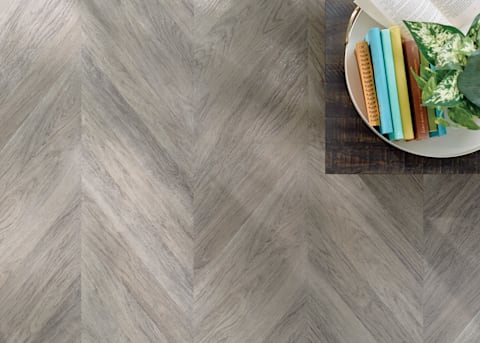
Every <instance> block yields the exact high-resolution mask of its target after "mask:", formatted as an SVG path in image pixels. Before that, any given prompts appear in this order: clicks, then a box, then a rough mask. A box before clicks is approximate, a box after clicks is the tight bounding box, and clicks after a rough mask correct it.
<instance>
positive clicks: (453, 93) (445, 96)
mask: <svg viewBox="0 0 480 343" xmlns="http://www.w3.org/2000/svg"><path fill="white" fill-rule="evenodd" d="M460 73H461V72H460V71H456V70H455V71H451V72H449V73H448V74H447V75H446V76H445V78H444V79H443V80H442V81H441V82H440V83H439V84H438V85H437V86H436V87H435V89H434V90H433V92H432V94H431V95H430V97H429V98H428V99H426V100H425V101H424V105H425V106H433V105H435V106H454V105H457V104H459V103H460V102H461V101H462V99H463V95H462V94H461V93H460V91H459V89H458V86H457V82H458V76H459V75H460Z"/></svg>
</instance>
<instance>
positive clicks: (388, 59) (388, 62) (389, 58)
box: [380, 29, 404, 140]
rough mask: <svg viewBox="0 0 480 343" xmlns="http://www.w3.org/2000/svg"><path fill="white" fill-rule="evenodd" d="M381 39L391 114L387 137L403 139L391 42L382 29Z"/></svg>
mask: <svg viewBox="0 0 480 343" xmlns="http://www.w3.org/2000/svg"><path fill="white" fill-rule="evenodd" d="M380 34H381V37H382V49H383V59H384V61H385V74H386V75H387V85H388V87H387V88H388V98H389V100H390V112H391V114H392V124H393V133H392V134H390V135H389V138H390V140H399V139H403V138H404V136H403V127H402V117H401V114H400V104H399V102H398V92H397V79H396V77H395V65H394V63H393V51H392V42H391V39H390V30H388V29H384V30H381V32H380Z"/></svg>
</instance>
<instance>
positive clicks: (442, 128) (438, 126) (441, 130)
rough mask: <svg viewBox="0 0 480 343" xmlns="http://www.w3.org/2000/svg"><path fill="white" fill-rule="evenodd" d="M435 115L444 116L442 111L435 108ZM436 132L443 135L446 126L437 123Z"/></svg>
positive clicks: (445, 131) (445, 132)
mask: <svg viewBox="0 0 480 343" xmlns="http://www.w3.org/2000/svg"><path fill="white" fill-rule="evenodd" d="M435 116H436V117H437V118H445V115H444V113H443V111H440V110H438V109H435ZM437 132H438V135H439V136H445V135H446V134H447V128H446V127H445V126H443V125H440V124H437Z"/></svg>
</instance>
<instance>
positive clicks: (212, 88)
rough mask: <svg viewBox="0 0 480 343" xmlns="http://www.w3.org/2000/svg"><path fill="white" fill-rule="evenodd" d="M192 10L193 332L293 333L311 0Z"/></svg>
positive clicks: (299, 281) (301, 297)
mask: <svg viewBox="0 0 480 343" xmlns="http://www.w3.org/2000/svg"><path fill="white" fill-rule="evenodd" d="M195 15H196V18H195V20H196V23H195V29H196V30H195V35H196V42H197V44H196V49H195V57H196V61H197V65H198V69H196V70H195V84H196V94H195V118H196V123H197V125H196V130H195V137H196V144H195V150H194V151H195V153H194V156H195V166H194V168H195V169H194V174H193V175H194V208H193V210H194V212H193V213H194V217H193V218H194V227H195V254H194V266H195V270H194V274H195V278H194V328H195V332H194V342H205V343H207V342H221V341H225V342H298V341H301V340H302V339H303V331H304V330H305V321H304V320H303V307H304V304H305V287H306V275H305V259H306V246H305V241H304V237H303V226H304V213H305V203H304V199H303V195H302V193H303V192H302V187H303V186H304V183H303V180H302V177H303V176H304V175H305V173H304V169H305V168H302V167H304V166H305V161H306V160H305V153H304V147H305V146H306V143H307V140H306V135H305V133H306V130H307V126H306V124H305V118H306V111H305V104H304V100H303V99H304V97H305V95H306V90H305V85H306V54H305V51H306V35H307V31H306V26H305V17H306V16H305V8H304V7H303V2H302V1H276V2H273V1H242V2H231V3H228V4H225V5H224V6H215V2H214V1H206V2H197V6H196V7H195ZM267 66H268V67H267Z"/></svg>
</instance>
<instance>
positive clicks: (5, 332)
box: [0, 0, 80, 343]
mask: <svg viewBox="0 0 480 343" xmlns="http://www.w3.org/2000/svg"><path fill="white" fill-rule="evenodd" d="M1 7H2V8H1V9H2V11H1V14H0V46H1V47H2V48H1V49H0V61H1V63H0V74H1V75H2V77H1V79H0V318H1V319H0V342H2V343H3V342H9V343H10V342H12V343H13V342H66V341H68V342H79V341H80V231H79V230H80V226H79V223H80V222H79V205H80V173H79V159H78V157H79V154H80V149H79V139H80V131H79V124H80V94H79V90H80V79H79V66H80V65H79V52H80V44H79V42H80V27H79V17H78V11H77V3H76V1H65V0H62V1H60V0H59V1H43V0H32V1H12V2H2V6H1Z"/></svg>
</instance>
